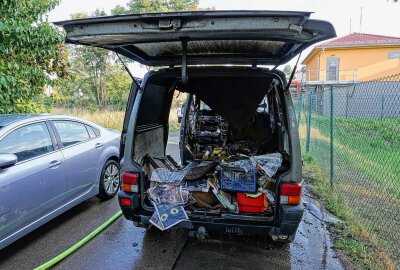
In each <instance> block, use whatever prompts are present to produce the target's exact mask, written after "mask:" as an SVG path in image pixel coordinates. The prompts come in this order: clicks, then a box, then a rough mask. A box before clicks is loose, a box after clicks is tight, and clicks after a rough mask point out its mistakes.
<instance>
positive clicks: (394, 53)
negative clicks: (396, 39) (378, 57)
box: [388, 52, 400, 59]
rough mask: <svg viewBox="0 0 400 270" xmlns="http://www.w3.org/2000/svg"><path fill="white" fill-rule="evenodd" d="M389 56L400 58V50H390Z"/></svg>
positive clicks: (390, 57)
mask: <svg viewBox="0 0 400 270" xmlns="http://www.w3.org/2000/svg"><path fill="white" fill-rule="evenodd" d="M388 58H389V59H393V58H400V52H389V55H388Z"/></svg>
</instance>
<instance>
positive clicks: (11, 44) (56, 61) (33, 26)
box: [0, 0, 67, 113]
mask: <svg viewBox="0 0 400 270" xmlns="http://www.w3.org/2000/svg"><path fill="white" fill-rule="evenodd" d="M58 2H59V1H58V0H2V1H1V3H0V14H1V15H0V16H1V19H0V113H28V112H41V111H43V110H45V107H44V103H43V101H44V98H43V97H44V91H45V87H46V86H49V85H53V84H54V83H55V81H56V80H55V78H57V77H63V76H65V72H66V68H67V66H66V54H65V51H64V49H63V42H64V36H63V35H62V33H61V32H60V31H58V29H57V28H55V27H54V26H53V25H52V24H50V23H48V22H47V18H46V16H45V14H46V13H48V12H49V11H50V10H52V9H53V8H54V7H55V6H56V5H57V4H58Z"/></svg>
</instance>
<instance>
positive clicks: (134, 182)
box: [122, 172, 139, 193]
mask: <svg viewBox="0 0 400 270" xmlns="http://www.w3.org/2000/svg"><path fill="white" fill-rule="evenodd" d="M138 180H139V174H138V173H129V172H124V173H122V189H123V190H124V191H125V192H134V193H138V192H139V186H138V182H139V181H138Z"/></svg>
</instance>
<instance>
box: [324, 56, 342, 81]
mask: <svg viewBox="0 0 400 270" xmlns="http://www.w3.org/2000/svg"><path fill="white" fill-rule="evenodd" d="M339 60H340V58H339V57H336V56H331V57H328V58H327V59H326V80H327V81H338V80H339Z"/></svg>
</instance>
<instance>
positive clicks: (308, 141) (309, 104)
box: [306, 92, 311, 152]
mask: <svg viewBox="0 0 400 270" xmlns="http://www.w3.org/2000/svg"><path fill="white" fill-rule="evenodd" d="M307 95H308V119H306V121H307V140H306V152H309V151H310V137H311V134H310V132H311V93H310V92H308V93H307Z"/></svg>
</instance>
